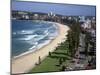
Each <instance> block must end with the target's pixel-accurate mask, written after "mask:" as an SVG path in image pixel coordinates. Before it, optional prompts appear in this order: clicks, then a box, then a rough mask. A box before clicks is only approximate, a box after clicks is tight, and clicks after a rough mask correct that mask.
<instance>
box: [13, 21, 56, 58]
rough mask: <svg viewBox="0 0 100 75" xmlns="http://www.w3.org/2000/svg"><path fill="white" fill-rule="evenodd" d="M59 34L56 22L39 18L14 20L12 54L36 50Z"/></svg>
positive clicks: (16, 54) (17, 54)
mask: <svg viewBox="0 0 100 75" xmlns="http://www.w3.org/2000/svg"><path fill="white" fill-rule="evenodd" d="M57 35H58V27H57V25H56V24H55V23H52V22H46V21H38V20H34V21H33V20H12V56H13V57H14V56H19V55H21V54H23V53H27V52H29V51H35V50H37V49H39V48H41V47H43V46H44V45H46V44H48V43H49V42H50V41H51V40H52V39H54V38H55V37H56V36H57Z"/></svg>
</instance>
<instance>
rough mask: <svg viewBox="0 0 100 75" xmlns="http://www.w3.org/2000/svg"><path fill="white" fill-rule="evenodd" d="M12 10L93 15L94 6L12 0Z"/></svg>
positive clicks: (94, 13)
mask: <svg viewBox="0 0 100 75" xmlns="http://www.w3.org/2000/svg"><path fill="white" fill-rule="evenodd" d="M12 10H19V11H29V12H41V13H50V12H53V13H55V14H60V15H66V16H95V15H96V6H90V5H73V4H57V3H43V2H27V1H12Z"/></svg>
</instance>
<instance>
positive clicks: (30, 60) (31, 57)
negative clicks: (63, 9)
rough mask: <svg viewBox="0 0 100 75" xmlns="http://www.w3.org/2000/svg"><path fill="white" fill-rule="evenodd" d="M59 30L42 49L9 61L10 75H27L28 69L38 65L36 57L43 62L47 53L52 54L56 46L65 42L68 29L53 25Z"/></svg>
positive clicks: (63, 26) (64, 26) (61, 25)
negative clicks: (18, 74) (23, 74)
mask: <svg viewBox="0 0 100 75" xmlns="http://www.w3.org/2000/svg"><path fill="white" fill-rule="evenodd" d="M55 24H56V25H57V26H58V28H59V32H58V33H59V34H58V36H57V37H55V38H54V39H53V40H51V41H50V42H49V43H48V44H47V45H45V46H43V47H42V48H40V49H38V50H36V51H33V52H30V53H28V54H25V55H23V56H21V57H19V58H16V59H11V60H12V61H11V65H12V66H11V68H12V74H15V73H27V72H28V71H29V70H30V69H32V68H33V67H35V64H36V63H38V57H39V56H40V57H41V60H43V59H44V58H45V57H46V56H47V55H48V52H49V51H50V52H53V51H54V49H55V48H56V47H57V46H58V44H59V43H61V42H63V41H65V38H66V36H65V35H66V34H67V31H68V30H69V27H68V26H66V25H63V24H59V23H55Z"/></svg>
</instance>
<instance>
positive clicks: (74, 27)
mask: <svg viewBox="0 0 100 75" xmlns="http://www.w3.org/2000/svg"><path fill="white" fill-rule="evenodd" d="M70 28H71V29H70V30H69V32H68V35H67V39H68V43H69V50H70V52H71V55H72V56H74V55H75V53H76V51H77V50H78V46H79V37H80V32H81V30H80V24H79V22H78V21H74V22H73V23H72V24H71V25H70Z"/></svg>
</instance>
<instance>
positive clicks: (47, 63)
mask: <svg viewBox="0 0 100 75" xmlns="http://www.w3.org/2000/svg"><path fill="white" fill-rule="evenodd" d="M70 55H71V54H70V53H69V50H68V41H67V40H66V41H65V42H63V43H61V44H60V45H59V46H58V47H57V48H56V49H55V51H54V52H49V53H48V57H46V58H45V59H44V60H43V61H42V62H41V63H40V64H38V65H37V66H36V67H34V68H33V69H32V70H31V71H30V72H29V73H36V72H55V71H56V72H57V71H62V68H63V66H64V65H65V64H69V62H70V61H69V60H71V59H72V58H71V57H70Z"/></svg>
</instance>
